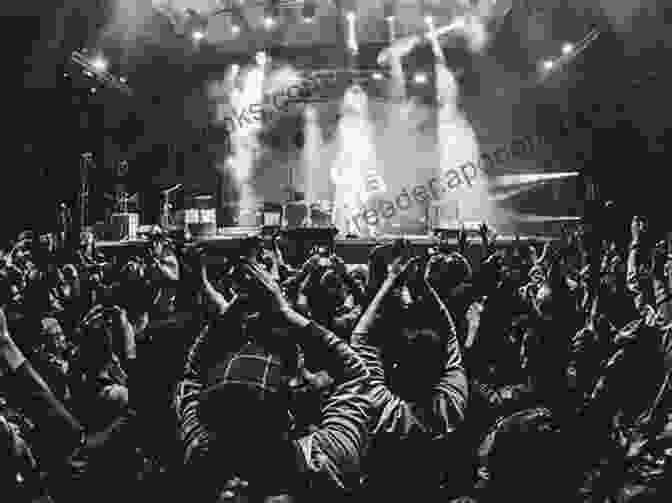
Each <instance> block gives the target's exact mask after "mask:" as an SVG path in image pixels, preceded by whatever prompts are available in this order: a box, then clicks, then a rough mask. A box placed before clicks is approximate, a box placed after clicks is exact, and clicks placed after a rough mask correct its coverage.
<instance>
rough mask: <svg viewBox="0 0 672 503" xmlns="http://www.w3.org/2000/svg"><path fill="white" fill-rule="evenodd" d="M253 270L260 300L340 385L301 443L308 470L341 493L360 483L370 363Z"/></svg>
mask: <svg viewBox="0 0 672 503" xmlns="http://www.w3.org/2000/svg"><path fill="white" fill-rule="evenodd" d="M248 272H249V274H250V275H251V277H252V278H253V279H254V280H255V281H256V283H257V287H258V288H259V290H260V291H261V292H262V296H261V297H260V298H265V299H267V301H268V306H266V307H267V308H268V309H270V310H272V311H275V312H277V313H279V314H280V315H281V316H282V317H283V318H284V320H285V321H286V322H287V323H288V324H289V325H290V326H292V327H294V328H296V329H297V331H298V340H297V341H296V342H298V343H299V344H300V345H301V346H302V347H303V349H304V350H305V351H306V354H308V355H318V356H319V357H320V359H321V360H322V361H324V362H325V363H326V370H327V371H328V372H329V374H330V375H331V376H332V377H333V378H334V379H335V381H336V383H337V388H336V391H335V392H334V393H333V395H332V396H331V398H330V399H329V400H328V401H327V403H326V404H325V406H324V407H323V410H322V421H321V423H320V426H319V428H318V430H317V431H315V432H314V433H311V434H310V435H308V436H305V437H302V438H300V439H299V440H298V441H297V443H298V447H299V449H300V451H301V453H302V454H303V459H304V461H305V466H306V467H307V469H308V470H311V471H314V472H321V473H324V474H325V475H327V477H328V478H329V479H330V481H331V483H332V484H333V485H335V486H337V487H339V488H341V489H348V488H350V487H352V486H354V485H357V482H358V480H359V474H360V464H361V457H362V454H363V452H364V449H365V447H366V445H367V432H368V426H369V420H370V409H371V404H370V401H369V400H368V398H367V396H366V394H365V392H366V390H367V387H368V383H369V372H368V369H367V367H366V364H365V363H364V361H363V360H362V359H361V358H360V357H359V355H357V353H356V352H355V351H353V350H352V349H351V348H350V346H349V345H348V344H347V343H346V342H345V341H343V340H342V339H340V338H339V337H337V336H336V335H334V334H333V333H331V332H330V331H328V330H326V329H325V328H323V327H320V326H319V325H317V324H315V323H313V322H311V321H310V320H309V319H308V318H306V317H305V316H303V315H301V314H300V313H298V312H296V311H295V310H294V309H293V308H292V307H291V304H290V303H289V302H288V301H287V299H285V298H284V296H283V294H282V291H281V289H280V287H279V286H278V285H277V284H276V283H275V282H274V281H273V280H272V279H271V278H269V277H268V275H267V274H265V273H264V272H263V271H261V270H259V269H258V268H256V267H254V266H249V267H248Z"/></svg>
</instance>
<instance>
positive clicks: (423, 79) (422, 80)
mask: <svg viewBox="0 0 672 503" xmlns="http://www.w3.org/2000/svg"><path fill="white" fill-rule="evenodd" d="M413 82H415V83H416V84H426V83H427V74H426V73H416V74H415V75H414V76H413Z"/></svg>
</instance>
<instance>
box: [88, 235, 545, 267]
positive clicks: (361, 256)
mask: <svg viewBox="0 0 672 503" xmlns="http://www.w3.org/2000/svg"><path fill="white" fill-rule="evenodd" d="M252 235H255V233H254V232H248V233H242V232H241V233H230V234H226V235H219V236H213V237H208V238H201V239H195V240H194V242H195V243H197V244H204V245H206V246H207V247H208V248H209V249H210V250H219V251H221V253H222V254H225V253H227V252H230V251H232V250H234V249H235V248H236V247H237V246H238V245H239V243H240V242H241V240H242V239H244V238H246V237H249V236H252ZM400 237H402V236H393V235H385V236H380V237H378V238H342V237H336V238H335V239H334V247H335V252H336V254H337V255H339V256H340V257H341V258H342V259H343V260H344V261H345V263H346V264H365V263H366V262H367V260H368V256H369V252H370V251H371V249H372V248H374V247H375V246H378V245H381V244H386V243H391V242H393V241H394V240H395V239H398V238H400ZM403 237H404V238H405V239H408V240H409V241H410V242H411V243H412V246H413V248H416V249H417V251H424V250H426V249H427V248H431V247H434V246H437V245H438V244H439V240H438V239H437V238H435V237H433V236H427V235H424V236H423V235H417V236H411V235H405V236H403ZM516 239H517V240H518V242H519V243H521V244H523V243H545V242H548V241H553V240H554V239H553V238H549V237H545V236H518V237H517V238H516V237H515V236H498V237H497V241H496V243H495V244H496V246H497V247H498V248H509V247H511V246H512V245H513V244H514V243H515V242H516ZM448 242H449V244H450V245H452V246H455V247H457V239H455V238H453V239H448ZM147 245H148V241H147V240H144V239H136V240H126V241H99V242H98V243H97V247H98V249H99V250H100V251H101V252H102V253H103V254H105V255H108V256H109V255H114V256H132V255H134V254H136V253H137V252H139V251H141V250H142V249H143V248H145V247H146V246H147ZM467 254H468V255H469V257H468V258H469V259H470V260H471V261H472V264H476V263H479V262H480V258H481V257H480V255H481V240H480V238H479V237H476V236H470V238H469V246H468V250H467ZM213 255H217V253H214V254H213Z"/></svg>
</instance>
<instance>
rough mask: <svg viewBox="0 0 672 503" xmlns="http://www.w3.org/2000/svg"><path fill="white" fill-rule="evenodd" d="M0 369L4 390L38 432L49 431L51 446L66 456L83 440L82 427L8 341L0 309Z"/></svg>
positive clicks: (5, 321)
mask: <svg viewBox="0 0 672 503" xmlns="http://www.w3.org/2000/svg"><path fill="white" fill-rule="evenodd" d="M0 367H1V368H2V373H3V374H5V379H7V380H8V382H7V386H6V388H5V389H7V390H8V391H9V396H10V398H12V399H13V400H14V401H15V403H16V404H17V405H18V406H19V407H20V408H22V409H24V411H25V412H26V414H27V415H28V417H30V418H31V419H32V420H33V421H34V422H35V423H36V424H37V425H38V426H39V428H40V429H41V430H43V431H46V432H49V434H50V435H51V437H52V438H53V439H54V447H57V448H62V449H64V451H65V452H64V454H65V455H67V454H70V453H71V452H72V451H73V450H74V449H75V448H77V447H79V446H81V445H83V444H84V442H85V440H86V435H85V429H84V427H83V426H82V425H81V424H80V423H79V421H77V419H75V418H74V417H73V416H72V414H70V412H69V411H68V410H67V409H66V408H65V406H64V405H63V404H62V403H61V402H60V401H59V400H58V398H56V396H55V395H54V393H53V392H52V391H51V389H50V388H49V386H48V385H47V383H45V382H44V380H43V379H42V377H41V376H40V375H39V374H38V373H37V371H36V370H35V369H34V368H33V366H32V365H31V364H30V362H29V361H28V360H27V359H26V358H25V356H24V355H23V353H22V352H21V350H20V349H19V348H18V346H17V345H16V343H15V342H14V340H13V339H12V337H11V335H10V333H9V329H8V327H7V319H6V318H5V313H4V311H3V310H2V309H0Z"/></svg>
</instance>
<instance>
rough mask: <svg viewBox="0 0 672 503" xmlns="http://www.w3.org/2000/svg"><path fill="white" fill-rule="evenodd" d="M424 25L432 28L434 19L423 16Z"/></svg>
mask: <svg viewBox="0 0 672 503" xmlns="http://www.w3.org/2000/svg"><path fill="white" fill-rule="evenodd" d="M425 24H427V25H428V26H432V25H433V24H434V17H433V16H425Z"/></svg>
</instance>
